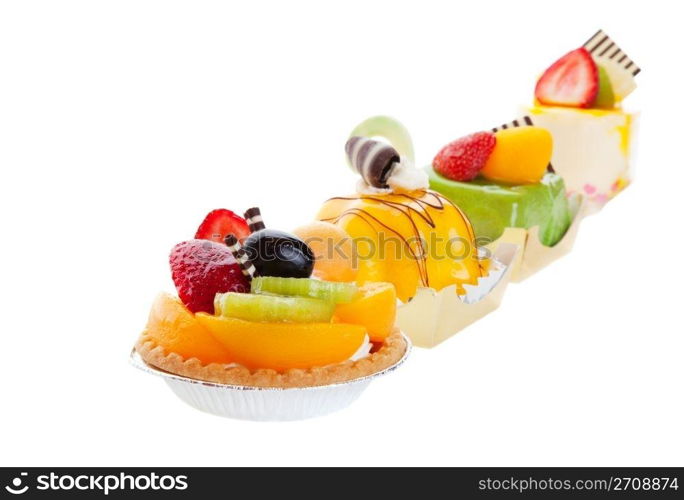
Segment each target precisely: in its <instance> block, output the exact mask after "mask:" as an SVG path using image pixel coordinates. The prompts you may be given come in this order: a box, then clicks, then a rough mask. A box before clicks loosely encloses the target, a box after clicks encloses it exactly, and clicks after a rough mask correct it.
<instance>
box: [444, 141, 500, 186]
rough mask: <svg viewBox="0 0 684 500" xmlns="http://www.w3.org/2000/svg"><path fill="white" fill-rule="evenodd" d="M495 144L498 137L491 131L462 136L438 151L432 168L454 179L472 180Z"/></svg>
mask: <svg viewBox="0 0 684 500" xmlns="http://www.w3.org/2000/svg"><path fill="white" fill-rule="evenodd" d="M495 145H496V137H495V136H494V134H492V133H491V132H477V133H475V134H470V135H467V136H465V137H461V138H460V139H456V140H455V141H453V142H450V143H449V144H447V145H446V146H444V147H443V148H442V149H441V150H440V151H439V153H437V156H435V159H434V160H432V168H434V169H435V171H436V172H438V173H439V174H441V175H443V176H444V177H446V178H447V179H451V180H452V181H459V182H467V181H472V180H473V179H474V178H475V177H477V175H478V174H479V173H480V170H482V167H484V165H485V163H486V162H487V159H488V158H489V156H490V155H491V154H492V151H494V146H495Z"/></svg>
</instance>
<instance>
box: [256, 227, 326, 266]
mask: <svg viewBox="0 0 684 500" xmlns="http://www.w3.org/2000/svg"><path fill="white" fill-rule="evenodd" d="M243 248H244V249H245V252H246V253H247V256H248V257H249V260H251V261H252V264H254V267H256V270H257V271H258V273H259V275H260V276H280V277H283V278H308V277H309V276H311V273H312V272H313V266H314V260H315V259H314V254H313V251H312V250H311V248H309V245H307V244H306V243H304V242H303V241H302V240H300V239H299V238H297V237H296V236H295V235H293V234H290V233H286V232H284V231H277V230H275V229H261V230H259V231H256V232H254V233H252V234H250V235H249V236H248V237H247V239H246V240H245V241H244V243H243Z"/></svg>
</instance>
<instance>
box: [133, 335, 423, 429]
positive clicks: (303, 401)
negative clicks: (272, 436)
mask: <svg viewBox="0 0 684 500" xmlns="http://www.w3.org/2000/svg"><path fill="white" fill-rule="evenodd" d="M403 337H404V339H405V340H406V351H405V352H404V355H403V356H402V357H401V358H400V359H399V361H397V362H396V363H394V364H393V365H391V366H389V367H387V368H385V369H384V370H381V371H379V372H377V373H373V374H372V375H369V376H367V377H361V378H357V379H353V380H348V381H346V382H341V383H337V384H329V385H321V386H315V387H292V388H286V389H282V388H266V387H249V386H240V385H227V384H217V383H214V382H206V381H203V380H196V379H191V378H188V377H183V376H182V375H176V374H173V373H169V372H166V371H164V370H160V369H159V368H156V367H154V366H152V365H149V364H147V363H145V361H144V360H143V359H142V358H141V357H140V355H139V354H138V353H137V352H136V351H135V349H134V350H133V351H132V352H131V356H130V362H131V364H132V365H133V366H134V367H136V368H138V369H140V370H142V371H144V372H146V373H149V374H151V375H156V376H158V377H161V378H162V379H164V381H165V382H166V384H167V385H168V386H169V387H170V388H171V390H172V391H173V392H174V394H175V395H176V396H178V397H179V398H180V399H181V400H183V401H184V402H185V403H187V404H188V405H190V406H192V407H193V408H196V409H198V410H200V411H203V412H206V413H211V414H213V415H218V416H221V417H228V418H235V419H240V420H254V421H291V420H303V419H307V418H313V417H320V416H323V415H327V414H329V413H333V412H335V411H338V410H341V409H343V408H346V407H347V406H349V405H350V404H352V403H353V402H354V401H355V400H356V399H357V398H358V397H359V396H360V395H361V393H362V392H363V391H364V389H365V388H366V387H368V386H369V385H370V383H371V382H372V381H373V379H375V378H377V377H381V376H382V375H386V374H387V373H390V372H392V371H394V370H396V369H397V368H398V367H399V366H400V365H401V364H403V363H404V361H406V358H407V357H408V356H409V353H410V351H411V342H410V340H409V339H408V338H407V337H406V335H403Z"/></svg>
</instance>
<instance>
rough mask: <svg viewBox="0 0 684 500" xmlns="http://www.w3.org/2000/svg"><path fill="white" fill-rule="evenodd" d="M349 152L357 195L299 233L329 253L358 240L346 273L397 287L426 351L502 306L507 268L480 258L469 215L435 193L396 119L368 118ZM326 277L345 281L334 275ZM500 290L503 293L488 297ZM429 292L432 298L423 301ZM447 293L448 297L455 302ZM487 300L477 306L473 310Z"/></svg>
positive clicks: (413, 333)
mask: <svg viewBox="0 0 684 500" xmlns="http://www.w3.org/2000/svg"><path fill="white" fill-rule="evenodd" d="M363 134H367V135H363ZM389 138H392V141H391V142H390V140H389ZM395 144H396V145H397V147H395ZM400 149H401V150H402V151H403V152H400ZM345 151H346V156H347V160H348V163H349V165H350V166H351V168H352V170H353V172H354V173H355V174H356V175H358V181H357V185H356V193H352V194H348V195H344V196H335V197H332V198H330V199H329V200H327V201H326V202H325V203H323V205H322V207H321V208H320V210H319V211H318V213H317V215H316V220H315V221H314V222H312V223H310V224H308V225H305V226H302V227H300V228H298V229H297V230H295V232H296V234H297V235H298V236H300V237H302V238H304V239H306V240H307V241H314V240H315V241H319V242H320V241H327V242H329V244H328V248H337V247H339V246H340V244H339V243H338V242H352V244H353V245H352V246H353V248H351V249H349V250H348V251H351V252H352V254H353V255H354V259H353V265H354V269H353V270H347V271H345V272H346V273H348V274H345V276H346V277H347V278H348V279H349V278H352V277H353V279H354V280H355V281H356V283H357V284H358V285H359V286H363V285H364V284H365V283H367V282H375V281H379V282H388V283H392V284H393V285H394V287H395V289H396V292H397V298H398V300H399V304H398V305H399V310H398V311H399V312H398V314H399V321H398V324H399V326H400V327H401V329H402V331H404V332H405V333H406V334H407V335H409V336H410V337H411V339H412V341H413V343H414V344H416V345H418V346H422V347H431V346H433V345H435V344H436V343H438V342H440V341H442V340H444V339H445V338H447V337H448V336H450V335H452V334H454V333H456V332H457V331H458V330H460V329H461V328H463V327H465V326H466V325H467V324H469V323H471V322H472V321H474V320H476V319H477V318H478V317H481V315H483V314H486V313H488V312H490V311H491V310H493V309H494V308H496V307H497V306H498V303H499V301H500V295H499V294H498V292H501V293H502V292H503V289H505V285H506V280H505V279H504V276H505V275H506V270H507V267H506V266H507V264H503V263H501V262H498V261H497V262H496V263H494V264H493V265H492V261H491V260H481V259H480V256H479V250H478V247H477V243H476V238H475V231H474V230H473V226H472V224H471V222H470V221H469V219H468V217H467V215H466V214H465V213H464V212H463V210H461V208H459V206H458V205H457V204H455V203H454V202H453V201H451V200H449V198H448V197H447V196H444V195H443V194H440V193H438V192H436V191H432V190H430V189H429V179H428V175H427V173H426V172H424V171H423V170H422V169H418V168H416V167H415V166H414V165H413V159H412V158H411V157H410V156H409V155H408V154H407V153H406V152H407V151H408V152H410V154H412V151H413V148H412V143H411V141H410V137H409V136H408V132H407V131H406V130H405V128H404V127H403V126H402V125H401V124H400V123H399V122H397V121H395V120H393V119H390V118H388V117H374V118H372V119H369V120H366V121H365V122H363V123H362V124H361V125H359V127H357V128H356V129H355V131H354V133H353V135H352V136H351V137H350V138H349V140H348V141H347V143H346V145H345ZM318 251H319V250H318V249H317V252H318ZM336 267H337V269H338V270H339V269H340V266H336ZM321 276H322V277H324V278H325V279H331V280H335V279H337V276H335V275H331V274H330V273H329V272H327V270H323V274H321ZM497 286H499V289H498V292H497V294H494V295H493V296H492V297H489V298H487V295H488V294H489V292H490V291H492V290H493V289H494V288H496V287H497ZM424 294H427V295H429V296H430V297H432V298H431V299H429V298H428V299H426V300H418V301H416V300H415V299H416V297H418V296H421V297H423V296H424ZM440 294H446V295H448V296H449V299H448V301H447V300H445V301H443V300H442V299H441V298H440V297H441V295H440ZM476 296H477V298H474V297H476ZM480 299H483V303H482V304H480V305H479V306H478V307H477V308H476V307H471V306H470V305H468V302H469V301H470V302H478V301H480ZM451 300H453V301H455V302H454V303H453V304H452V305H453V307H451V308H450V310H441V306H440V304H442V303H444V304H446V303H447V302H449V304H451V302H450V301H451ZM426 302H429V304H425V305H421V304H424V303H426ZM433 305H434V306H436V307H437V309H435V308H433V307H432V306H433ZM475 311H477V312H475ZM408 317H412V318H418V320H419V321H420V320H421V319H422V326H420V325H416V324H415V323H413V322H408V321H406V318H408ZM444 317H448V320H444ZM454 318H456V321H455V322H454V321H453V319H454ZM435 322H437V323H440V324H442V327H439V325H437V324H436V323H435ZM426 325H432V326H430V327H429V328H423V326H426ZM445 325H446V326H445ZM440 329H441V330H443V331H441V332H440V335H436V333H435V332H436V331H437V330H440Z"/></svg>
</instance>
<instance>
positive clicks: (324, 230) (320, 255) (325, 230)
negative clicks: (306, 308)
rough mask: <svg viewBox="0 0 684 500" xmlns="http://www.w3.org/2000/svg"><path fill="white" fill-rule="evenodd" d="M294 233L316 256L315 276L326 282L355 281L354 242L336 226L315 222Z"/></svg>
mask: <svg viewBox="0 0 684 500" xmlns="http://www.w3.org/2000/svg"><path fill="white" fill-rule="evenodd" d="M293 233H294V234H295V235H297V236H299V237H300V238H301V239H302V240H304V241H305V242H306V243H307V244H308V245H309V247H310V248H311V250H313V253H314V255H315V256H316V263H315V264H314V276H316V277H317V278H320V279H322V280H325V281H355V280H356V275H357V272H358V271H357V269H356V268H355V267H354V265H353V264H354V259H353V251H354V249H353V245H352V240H351V238H350V237H349V235H348V234H347V232H346V231H345V230H344V229H342V228H341V227H339V226H336V225H335V224H331V223H330V222H323V221H313V222H310V223H309V224H306V225H304V226H300V227H298V228H297V229H295V230H294V231H293Z"/></svg>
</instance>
